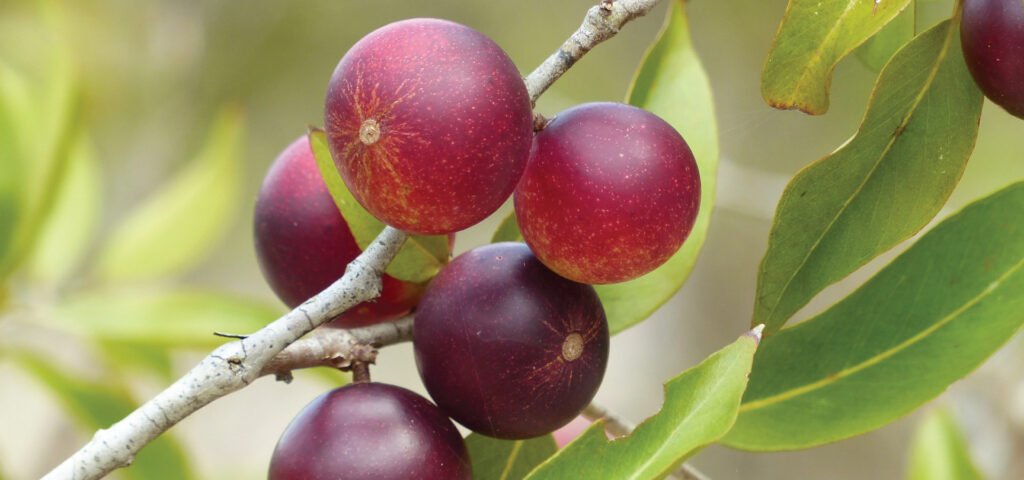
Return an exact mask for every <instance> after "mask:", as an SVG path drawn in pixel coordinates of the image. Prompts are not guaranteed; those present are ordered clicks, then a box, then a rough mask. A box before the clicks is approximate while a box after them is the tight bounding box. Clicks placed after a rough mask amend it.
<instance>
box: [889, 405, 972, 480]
mask: <svg viewBox="0 0 1024 480" xmlns="http://www.w3.org/2000/svg"><path fill="white" fill-rule="evenodd" d="M907 478H908V479H909V480H981V479H982V478H983V477H982V476H981V474H980V473H978V469H977V468H976V467H975V466H974V463H973V462H972V461H971V456H970V454H969V453H968V451H967V443H966V442H964V438H963V436H962V435H961V434H960V430H959V429H958V428H957V426H956V422H954V421H953V417H952V416H951V415H950V414H949V412H947V411H946V410H944V409H941V408H937V409H934V410H932V411H930V412H928V413H927V415H925V417H924V419H923V420H922V422H921V424H920V425H918V427H917V431H916V432H915V433H914V440H913V442H912V443H911V444H910V471H909V472H908V475H907Z"/></svg>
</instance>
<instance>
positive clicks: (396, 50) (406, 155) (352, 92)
mask: <svg viewBox="0 0 1024 480" xmlns="http://www.w3.org/2000/svg"><path fill="white" fill-rule="evenodd" d="M325 110H326V111H325V116H326V119H325V123H326V131H327V138H328V143H329V145H330V149H331V154H332V155H333V156H334V161H335V163H336V164H337V166H338V170H339V171H340V172H341V176H342V178H344V179H345V183H346V184H347V185H348V187H349V189H350V190H351V191H352V194H353V195H354V196H355V197H356V199H357V200H358V201H359V203H361V204H362V205H363V207H365V208H366V209H367V210H369V212H370V213H372V214H373V215H374V216H376V217H377V218H379V219H381V220H382V221H384V222H385V223H387V224H389V225H391V226H393V227H396V228H399V229H401V230H405V231H408V232H414V233H424V234H444V233H451V232H455V231H458V230H462V229H464V228H467V227H469V226H471V225H474V224H476V223H477V222H479V221H480V220H483V219H484V218H485V217H487V216H488V215H490V214H491V213H493V212H494V211H495V210H497V209H498V207H499V206H501V204H502V203H503V202H504V201H505V200H506V199H507V198H508V197H509V195H510V194H511V193H512V190H513V189H514V188H515V185H516V182H517V181H518V180H519V177H520V175H521V174H522V173H523V168H525V166H526V159H527V157H528V156H529V151H530V142H531V139H532V137H533V128H532V122H533V120H532V118H533V113H532V110H531V107H530V99H529V96H528V95H527V92H526V87H525V85H524V84H523V79H522V77H521V76H520V75H519V71H518V70H516V67H515V65H513V64H512V61H511V60H510V59H509V58H508V55H506V54H505V52H504V51H502V50H501V48H500V47H498V45H497V44H495V43H494V42H493V41H491V39H489V38H487V37H486V36H484V35H483V34H481V33H480V32H477V31H476V30H473V29H471V28H469V27H466V26H463V25H459V24H457V23H452V22H448V21H444V20H434V19H413V20H405V21H401V22H397V23H392V24H390V25H386V26H384V27H382V28H380V29H378V30H376V31H374V32H373V33H370V34H369V35H367V36H366V37H364V38H363V39H362V40H360V41H359V42H358V43H356V44H355V45H354V46H353V47H352V49H351V50H349V51H348V53H347V54H345V57H344V58H342V59H341V63H339V64H338V67H337V69H335V71H334V75H333V76H332V77H331V82H330V85H329V86H328V90H327V100H326V108H325Z"/></svg>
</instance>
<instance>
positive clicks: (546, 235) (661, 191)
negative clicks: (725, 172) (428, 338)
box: [515, 103, 700, 284]
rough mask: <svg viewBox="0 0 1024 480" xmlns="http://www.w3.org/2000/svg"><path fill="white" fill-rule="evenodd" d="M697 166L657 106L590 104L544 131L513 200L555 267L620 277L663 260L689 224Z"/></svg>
mask: <svg viewBox="0 0 1024 480" xmlns="http://www.w3.org/2000/svg"><path fill="white" fill-rule="evenodd" d="M699 206H700V174H699V172H698V170H697V163H696V161H695V160H694V158H693V153H692V152H691V151H690V147H689V146H687V145H686V141H685V140H683V137H682V136H680V135H679V133H677V132H676V131H675V129H673V128H672V126H671V125H669V124H668V123H667V122H665V121H664V120H662V119H661V118H658V117H657V116H656V115H654V114H652V113H650V112H647V111H644V110H641V109H639V108H636V107H632V106H629V105H623V104H617V103H589V104H584V105H580V106H577V107H574V108H571V109H569V110H566V111H564V112H562V113H559V114H558V115H557V116H556V117H555V118H554V119H553V120H552V121H551V122H550V123H548V124H547V126H546V127H545V128H544V130H542V131H541V132H538V133H537V135H536V139H535V141H534V145H533V151H532V152H531V155H530V161H529V163H528V164H527V167H526V172H525V173H524V174H523V178H522V180H521V181H520V183H519V186H518V187H516V192H515V209H516V216H517V219H518V222H519V228H520V230H521V231H522V234H523V238H524V239H525V240H526V243H527V244H529V245H530V248H531V249H532V250H533V252H534V253H535V254H536V255H537V257H538V258H540V260H541V261H542V262H544V264H545V265H547V266H548V268H551V269H552V270H554V271H555V272H558V274H559V275H562V276H564V277H566V278H568V279H571V280H575V281H577V282H582V283H590V284H603V283H617V282H623V281H626V280H631V279H633V278H636V277H639V276H641V275H643V274H645V273H647V272H650V271H651V270H654V269H655V268H657V267H658V266H660V265H661V264H662V263H664V262H665V261H667V260H668V259H669V258H670V257H671V256H672V255H673V254H674V253H675V252H676V251H677V250H678V249H679V247H680V246H681V245H682V244H683V241H684V240H686V237H687V236H688V235H689V234H690V230H691V229H692V228H693V223H694V221H695V220H696V218H697V210H698V208H699Z"/></svg>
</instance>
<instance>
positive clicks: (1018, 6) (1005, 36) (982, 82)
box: [960, 0, 1024, 118]
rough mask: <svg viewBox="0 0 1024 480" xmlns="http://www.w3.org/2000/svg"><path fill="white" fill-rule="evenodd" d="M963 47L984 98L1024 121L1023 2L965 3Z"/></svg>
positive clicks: (978, 0)
mask: <svg viewBox="0 0 1024 480" xmlns="http://www.w3.org/2000/svg"><path fill="white" fill-rule="evenodd" d="M960 44H961V46H963V50H964V59H965V60H966V61H967V68H968V69H969V70H970V71H971V75H972V76H973V77H974V81H975V83H977V84H978V87H980V88H981V91H982V92H985V96H986V97H988V99H989V100H992V101H993V102H995V103H996V104H998V105H999V106H1001V107H1003V108H1005V109H1006V111H1007V112H1010V114H1011V115H1014V116H1016V117H1018V118H1024V1H1022V0H965V1H964V11H963V17H962V18H961V20H960Z"/></svg>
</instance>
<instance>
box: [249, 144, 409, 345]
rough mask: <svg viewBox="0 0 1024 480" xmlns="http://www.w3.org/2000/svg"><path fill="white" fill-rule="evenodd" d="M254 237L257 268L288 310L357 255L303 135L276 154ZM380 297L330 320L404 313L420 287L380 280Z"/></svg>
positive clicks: (365, 320)
mask: <svg viewBox="0 0 1024 480" xmlns="http://www.w3.org/2000/svg"><path fill="white" fill-rule="evenodd" d="M253 237H254V239H255V242H256V258H257V259H258V260H259V264H260V270H262V271H263V277H264V278H266V280H267V283H268V284H270V288H271V289H273V290H274V293H276V294H277V296H278V297H280V298H281V300H282V301H284V303H285V304H287V305H288V307H290V308H295V307H296V306H298V305H299V304H300V303H302V302H304V301H306V300H307V299H309V298H310V297H312V296H313V295H316V294H317V293H320V291H321V290H323V289H325V288H327V287H328V286H329V285H330V284H331V283H334V281H335V280H337V279H339V278H341V276H342V275H343V274H344V273H345V267H346V266H347V265H348V264H349V262H351V261H352V260H355V258H356V257H357V256H358V255H359V254H360V253H362V250H360V248H359V245H358V244H356V240H355V238H353V236H352V231H351V230H350V229H349V227H348V224H347V223H345V219H344V218H343V217H342V216H341V213H339V212H338V207H337V206H336V205H335V204H334V200H332V199H331V194H330V192H328V191H327V185H326V184H324V180H323V177H321V176H320V170H318V169H317V166H316V159H315V158H314V157H313V151H312V150H311V149H310V146H309V140H308V139H307V138H306V137H305V136H303V137H302V138H299V139H298V140H296V141H295V142H293V143H292V144H291V145H289V146H288V148H286V149H285V150H284V151H283V152H281V155H280V156H278V157H277V160H275V161H274V164H273V165H272V166H271V167H270V171H269V172H267V177H266V179H264V180H263V187H262V188H261V189H260V195H259V199H258V200H257V201H256V211H255V215H254V218H253ZM381 281H382V284H383V288H382V289H381V294H380V297H379V298H377V299H376V300H374V301H371V302H364V303H361V304H359V305H356V306H355V307H352V308H351V309H349V310H348V311H347V312H345V313H343V314H342V315H341V316H340V317H338V319H337V320H335V321H334V322H332V323H331V325H333V326H340V327H358V326H363V325H369V324H373V323H378V322H383V321H387V320H393V319H395V318H398V317H400V316H402V315H405V314H407V313H409V311H410V310H412V308H413V307H415V306H416V303H417V302H419V299H420V296H422V295H423V290H424V289H425V285H422V284H416V283H409V282H403V281H401V280H398V279H396V278H394V277H392V276H390V275H384V276H383V277H382V278H381Z"/></svg>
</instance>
